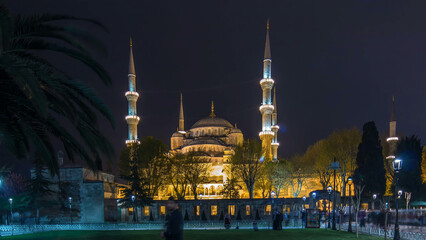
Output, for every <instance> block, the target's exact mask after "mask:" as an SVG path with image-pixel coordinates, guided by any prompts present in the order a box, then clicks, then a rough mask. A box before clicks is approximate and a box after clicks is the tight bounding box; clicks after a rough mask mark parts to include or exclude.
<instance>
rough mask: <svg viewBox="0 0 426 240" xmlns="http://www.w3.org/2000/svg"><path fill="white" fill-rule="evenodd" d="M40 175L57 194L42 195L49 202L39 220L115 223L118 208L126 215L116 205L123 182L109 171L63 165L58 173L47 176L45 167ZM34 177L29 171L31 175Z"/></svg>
mask: <svg viewBox="0 0 426 240" xmlns="http://www.w3.org/2000/svg"><path fill="white" fill-rule="evenodd" d="M44 176H45V177H46V178H48V179H49V180H50V181H51V182H53V184H52V185H51V186H50V188H51V190H53V191H55V192H57V193H53V194H51V195H47V196H46V197H45V199H44V200H45V201H46V202H50V203H51V204H50V205H49V206H45V207H43V208H41V209H40V212H39V216H40V222H41V223H67V222H71V218H72V221H73V223H103V222H116V221H117V219H118V214H119V213H118V211H122V213H120V215H122V216H125V215H126V214H127V211H128V210H127V209H118V208H117V199H118V198H120V188H121V187H123V186H125V185H124V184H123V183H119V182H117V181H116V179H115V177H114V175H112V174H108V173H104V172H97V173H95V172H93V171H92V170H90V169H87V168H84V167H76V166H67V167H61V168H60V169H59V176H55V177H51V175H50V173H49V172H48V170H47V169H46V170H45V171H44ZM34 177H35V172H34V170H31V178H34ZM69 197H71V216H70V210H69V206H70V203H69Z"/></svg>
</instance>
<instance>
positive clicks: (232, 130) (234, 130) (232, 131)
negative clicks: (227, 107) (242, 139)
mask: <svg viewBox="0 0 426 240" xmlns="http://www.w3.org/2000/svg"><path fill="white" fill-rule="evenodd" d="M231 133H243V132H241V130H240V129H238V128H233V129H231Z"/></svg>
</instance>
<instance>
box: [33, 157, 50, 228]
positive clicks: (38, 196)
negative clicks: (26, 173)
mask: <svg viewBox="0 0 426 240" xmlns="http://www.w3.org/2000/svg"><path fill="white" fill-rule="evenodd" d="M34 161H35V163H34V166H35V168H34V170H33V173H32V175H33V176H32V177H31V179H30V180H29V184H28V187H29V195H30V198H31V203H30V206H31V208H33V209H34V210H35V219H36V224H39V223H40V209H41V208H43V207H45V206H51V205H52V204H53V201H51V200H47V199H46V197H47V196H50V195H52V194H54V193H55V192H54V191H53V190H52V189H51V188H50V186H51V185H52V184H53V182H51V181H50V180H49V179H48V178H46V177H45V175H47V174H48V173H47V171H46V170H45V169H44V168H43V163H42V162H41V159H40V157H39V156H38V155H36V157H35V160H34Z"/></svg>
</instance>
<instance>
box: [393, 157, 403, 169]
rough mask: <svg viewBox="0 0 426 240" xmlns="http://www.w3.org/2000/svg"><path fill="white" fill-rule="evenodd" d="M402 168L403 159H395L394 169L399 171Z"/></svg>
mask: <svg viewBox="0 0 426 240" xmlns="http://www.w3.org/2000/svg"><path fill="white" fill-rule="evenodd" d="M401 169H402V160H401V159H395V160H393V170H395V171H396V172H399V171H400V170H401Z"/></svg>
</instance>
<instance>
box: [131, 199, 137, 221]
mask: <svg viewBox="0 0 426 240" xmlns="http://www.w3.org/2000/svg"><path fill="white" fill-rule="evenodd" d="M130 199H131V200H132V206H133V223H136V214H138V213H137V211H136V207H135V200H136V197H135V195H132V196H131V197H130Z"/></svg>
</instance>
